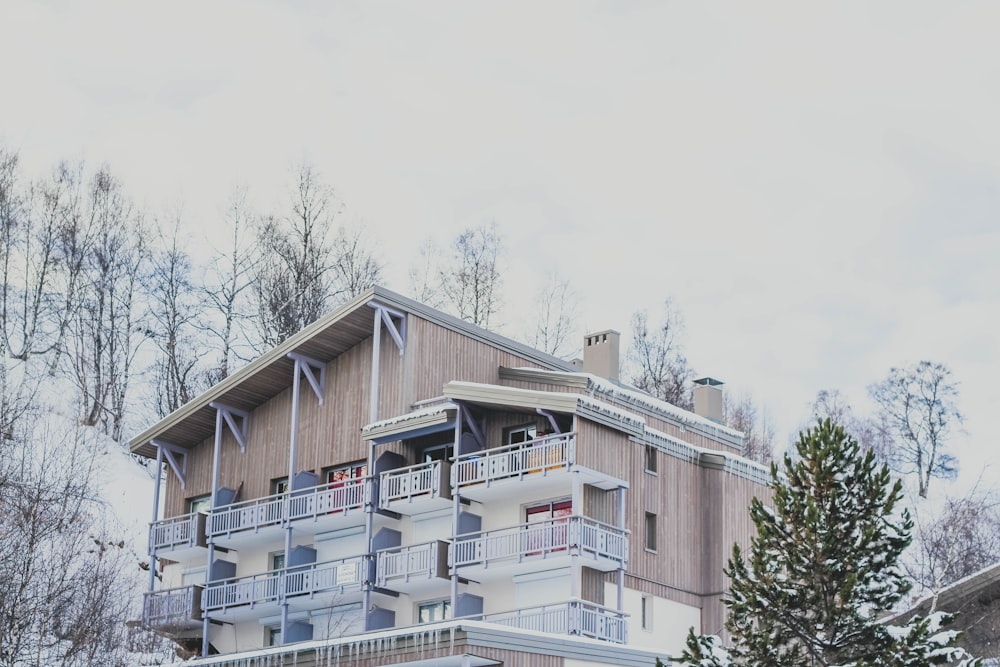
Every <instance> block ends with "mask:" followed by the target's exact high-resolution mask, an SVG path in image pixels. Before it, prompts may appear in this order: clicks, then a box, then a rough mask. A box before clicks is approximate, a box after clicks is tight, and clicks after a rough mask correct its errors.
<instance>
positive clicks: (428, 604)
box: [415, 598, 453, 625]
mask: <svg viewBox="0 0 1000 667" xmlns="http://www.w3.org/2000/svg"><path fill="white" fill-rule="evenodd" d="M416 607H417V613H416V614H415V617H416V622H417V625H423V624H425V623H440V622H441V621H447V620H450V619H451V618H452V617H453V614H452V609H451V598H438V599H436V600H424V601H422V602H418V603H417V604H416ZM438 607H440V609H441V618H436V619H431V620H427V621H423V620H421V619H420V615H421V612H422V611H423V610H424V609H435V608H438Z"/></svg>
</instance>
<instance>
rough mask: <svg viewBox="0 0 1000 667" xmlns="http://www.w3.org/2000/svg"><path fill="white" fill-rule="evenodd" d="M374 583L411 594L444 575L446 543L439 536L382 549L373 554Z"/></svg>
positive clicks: (380, 586) (445, 573)
mask: <svg viewBox="0 0 1000 667" xmlns="http://www.w3.org/2000/svg"><path fill="white" fill-rule="evenodd" d="M376 563H377V565H376V570H375V585H376V586H378V587H379V588H384V589H387V590H391V591H397V592H399V593H407V594H413V593H416V592H421V591H424V590H426V589H428V588H432V587H434V585H435V584H438V583H440V582H442V581H445V580H447V579H448V543H447V542H442V541H441V540H435V541H434V542H426V543H424V544H413V545H410V546H405V547H395V548H392V549H383V550H382V551H379V552H378V553H377V554H376Z"/></svg>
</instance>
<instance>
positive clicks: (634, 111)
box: [0, 0, 1000, 482]
mask: <svg viewBox="0 0 1000 667" xmlns="http://www.w3.org/2000/svg"><path fill="white" fill-rule="evenodd" d="M998 24H1000V5H996V4H995V3H989V2H982V3H966V2H958V1H951V2H947V3H942V2H914V1H908V2H879V3H871V2H825V3H802V2H782V3H774V2H753V3H749V2H730V3H718V2H688V3H676V2H610V1H609V2H572V3H570V2H504V3H490V4H487V3H482V2H444V1H441V2H419V3H418V2H403V1H400V2H392V3H384V2H371V1H365V2H321V1H318V0H317V1H315V2H299V3H293V2H263V1H256V2H253V1H240V2H235V1H233V2H212V3H206V2H177V1H174V2H169V3H168V2H161V3H156V4H153V3H145V2H143V3H137V2H132V1H123V2H39V1H37V0H30V1H25V0H6V1H5V2H3V3H2V4H0V62H3V63H4V77H3V78H4V82H3V84H2V87H0V142H2V143H4V144H6V145H7V146H8V147H10V148H13V149H17V150H19V151H20V152H21V156H22V159H23V161H24V164H25V167H26V170H27V172H28V173H29V174H32V175H38V174H41V173H43V172H44V171H45V170H47V169H49V168H50V167H51V166H52V165H53V164H54V163H55V162H56V161H57V160H59V159H86V160H87V161H88V163H90V164H99V163H102V162H107V163H108V164H109V165H110V166H111V168H112V170H113V171H114V172H115V173H116V174H117V175H119V176H120V177H121V178H122V179H123V180H124V182H125V185H126V188H127V189H128V191H129V192H130V193H132V194H133V195H134V196H136V197H137V198H139V199H141V200H143V201H144V203H145V205H146V206H147V207H148V208H149V209H150V210H153V211H157V210H163V209H167V208H172V209H176V208H177V207H178V206H181V207H183V210H184V216H185V218H186V220H187V222H188V223H189V224H190V225H191V229H193V230H199V231H197V232H192V235H193V238H194V239H195V241H196V243H200V241H201V234H202V233H205V234H207V235H209V237H211V235H212V233H213V231H214V232H217V231H218V230H219V229H220V224H221V223H220V219H221V211H222V209H223V206H224V203H225V201H226V199H227V198H228V197H229V195H230V193H231V192H232V190H233V188H234V187H235V186H237V185H241V184H243V185H246V186H248V187H249V189H250V194H251V199H253V200H255V201H257V203H258V204H259V205H261V206H269V205H271V202H275V201H280V200H281V197H282V196H283V192H284V188H285V187H286V184H287V182H288V176H289V171H290V168H291V167H292V166H293V165H294V164H295V163H297V162H300V161H302V160H303V159H305V160H308V161H310V162H312V163H313V164H315V165H316V167H317V168H318V169H319V170H320V171H321V172H322V174H323V175H324V177H325V178H326V180H328V181H329V182H330V183H331V184H333V185H334V186H335V187H336V188H337V191H338V193H339V195H340V197H341V198H342V200H343V201H344V203H345V204H346V207H347V213H346V217H345V220H349V221H353V222H363V223H365V224H367V225H368V226H369V228H370V230H371V232H372V234H373V235H374V236H375V237H376V238H377V239H378V240H379V242H380V248H381V250H382V252H383V253H384V257H385V259H386V260H388V262H389V270H388V272H387V286H388V287H390V288H393V289H397V290H399V291H406V288H407V286H406V271H407V269H408V267H409V265H410V263H411V261H412V258H413V256H414V254H415V249H416V248H417V247H419V246H420V244H421V243H422V242H423V240H424V239H426V238H427V237H429V236H433V237H435V238H437V239H438V241H441V242H444V241H447V240H448V239H450V238H451V237H453V236H454V234H455V233H456V232H458V231H459V230H461V229H462V228H464V227H467V226H471V225H478V224H481V223H484V222H488V221H490V220H496V221H497V223H498V224H499V225H500V227H501V230H502V232H503V234H504V236H505V241H506V245H507V248H508V250H509V253H508V256H507V258H506V260H507V263H506V267H507V270H506V280H507V288H506V292H507V293H508V294H509V295H511V298H510V301H509V303H508V307H507V309H506V312H505V313H504V318H503V320H504V323H505V326H504V328H503V331H504V333H508V334H511V335H516V334H518V333H521V332H522V331H525V330H527V329H530V328H531V327H532V326H533V321H534V320H533V315H532V312H531V308H530V302H531V293H532V292H533V290H534V287H535V285H536V284H537V283H538V282H539V281H540V280H541V277H542V275H543V274H544V273H545V272H546V271H547V270H550V269H557V270H558V271H559V272H560V273H561V274H562V275H563V276H564V277H565V278H567V279H569V280H571V282H572V283H573V285H574V286H575V288H576V290H577V291H578V293H579V295H580V297H581V299H582V312H581V318H580V319H581V322H580V324H581V327H582V328H586V329H588V330H600V329H605V328H616V329H619V330H620V331H622V332H623V333H625V332H627V330H628V327H629V317H630V315H631V313H632V312H633V311H635V310H636V309H638V308H641V307H649V308H650V311H651V314H652V315H654V316H655V315H656V314H657V313H658V310H659V303H660V302H661V301H662V299H663V298H664V297H666V296H668V295H669V296H671V297H673V299H674V300H675V302H676V304H677V305H678V306H679V307H680V309H681V311H682V313H683V315H684V317H685V319H686V322H687V333H686V337H685V342H686V349H687V352H688V357H689V360H690V362H691V364H692V365H693V366H694V368H695V369H696V371H697V372H698V373H699V374H705V375H712V376H714V377H718V378H721V379H723V380H725V381H727V382H728V384H729V386H730V387H731V388H734V389H736V390H738V391H752V392H753V393H754V395H755V397H756V398H757V400H758V401H759V402H761V403H763V404H765V405H767V406H768V407H769V409H770V410H771V412H772V414H773V416H774V417H775V419H776V420H777V422H778V425H779V426H780V428H781V430H782V444H784V442H785V440H786V439H787V437H788V435H789V434H790V433H791V432H792V431H793V430H794V429H795V428H797V427H798V426H799V425H800V424H801V423H802V421H803V420H804V418H805V417H806V415H807V404H808V403H809V402H810V401H811V400H812V398H813V397H814V396H815V393H816V391H817V390H819V389H822V388H839V389H841V390H842V391H843V392H845V393H846V394H847V395H848V396H849V397H850V398H851V399H852V401H853V403H854V404H855V406H856V407H858V408H861V409H862V411H864V410H865V409H866V408H867V401H866V399H865V387H866V385H867V384H869V383H871V382H873V381H876V380H878V379H879V378H881V377H882V376H884V375H885V373H886V372H887V371H888V369H889V368H890V367H891V366H893V365H901V364H907V363H910V362H913V361H916V360H919V359H922V358H927V359H932V360H936V361H941V362H944V363H946V364H948V365H950V366H951V367H952V369H953V370H954V372H955V375H956V377H957V378H958V379H959V380H960V381H961V391H962V401H961V404H962V407H963V409H964V411H965V412H966V414H967V417H968V419H967V424H966V427H967V431H968V434H967V435H965V436H962V437H960V438H957V439H956V441H955V449H956V453H958V454H959V455H960V457H961V459H962V461H963V462H964V468H965V474H966V477H965V481H966V482H967V481H968V479H969V477H970V476H971V477H972V478H974V477H975V475H977V474H978V473H979V472H980V471H981V470H982V469H983V467H984V466H985V465H986V464H990V465H991V466H993V467H991V468H989V469H987V477H988V478H989V479H990V481H993V480H997V481H1000V472H998V470H997V469H996V466H997V465H998V463H1000V461H998V460H997V457H996V451H997V448H996V443H995V438H994V430H995V427H994V424H993V423H992V420H993V419H994V414H995V412H996V410H995V408H994V406H996V405H998V404H1000V390H998V389H997V385H996V383H995V382H993V378H994V376H996V375H997V374H998V372H1000V343H998V337H997V335H996V332H995V330H994V326H995V325H996V323H997V320H998V307H1000V263H998V261H997V259H996V257H997V254H998V251H1000V223H998V222H997V220H998V215H1000V189H998V178H1000V122H998V120H997V119H998V118H1000V40H998V39H997V37H996V36H997V34H998V32H997V31H998ZM202 230H204V231H202ZM581 333H582V331H581Z"/></svg>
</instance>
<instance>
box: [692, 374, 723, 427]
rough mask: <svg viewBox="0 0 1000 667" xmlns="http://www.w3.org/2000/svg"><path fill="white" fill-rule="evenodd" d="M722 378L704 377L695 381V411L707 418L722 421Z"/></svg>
mask: <svg viewBox="0 0 1000 667" xmlns="http://www.w3.org/2000/svg"><path fill="white" fill-rule="evenodd" d="M722 385H723V382H722V381H721V380H716V379H715V378H710V377H704V378H701V379H698V380H695V381H694V411H695V414H698V415H701V416H702V417H705V418H706V419H711V420H712V421H714V422H717V423H719V424H721V423H722Z"/></svg>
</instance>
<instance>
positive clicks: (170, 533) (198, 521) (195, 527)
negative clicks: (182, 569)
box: [149, 512, 206, 563]
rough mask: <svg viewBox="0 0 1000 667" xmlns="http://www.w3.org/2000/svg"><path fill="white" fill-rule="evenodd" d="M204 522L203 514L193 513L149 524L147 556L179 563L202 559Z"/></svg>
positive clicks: (204, 550) (203, 551)
mask: <svg viewBox="0 0 1000 667" xmlns="http://www.w3.org/2000/svg"><path fill="white" fill-rule="evenodd" d="M205 520H206V516H205V515H204V514H201V513H198V512H195V513H194V514H185V515H183V516H177V517H173V518H171V519H163V520H162V521H155V522H153V523H151V524H150V526H149V554H150V555H151V556H156V557H157V558H166V559H168V560H173V561H177V562H179V563H183V562H186V561H190V560H194V559H197V558H202V559H203V558H204V557H205V552H206V545H205V534H206V533H205Z"/></svg>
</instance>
